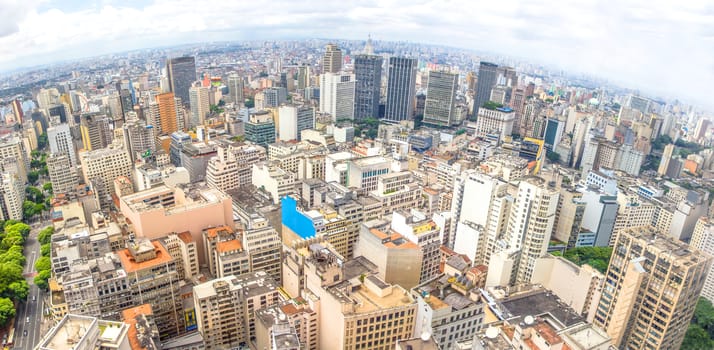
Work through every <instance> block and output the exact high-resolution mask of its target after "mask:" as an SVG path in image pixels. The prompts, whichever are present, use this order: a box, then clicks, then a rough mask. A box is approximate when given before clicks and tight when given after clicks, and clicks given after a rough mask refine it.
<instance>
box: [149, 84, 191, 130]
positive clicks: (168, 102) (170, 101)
mask: <svg viewBox="0 0 714 350" xmlns="http://www.w3.org/2000/svg"><path fill="white" fill-rule="evenodd" d="M188 88H189V87H188V86H187V87H186V95H187V96H186V98H188ZM175 96H178V95H174V93H173V92H166V93H163V94H158V95H156V104H157V106H158V114H159V115H158V117H159V118H158V125H157V124H155V123H152V125H155V126H157V127H159V132H158V133H157V135H158V134H166V135H170V134H171V133H173V132H176V131H179V121H178V115H177V109H178V106H177V105H176V98H175ZM182 101H188V99H186V100H183V99H182Z"/></svg>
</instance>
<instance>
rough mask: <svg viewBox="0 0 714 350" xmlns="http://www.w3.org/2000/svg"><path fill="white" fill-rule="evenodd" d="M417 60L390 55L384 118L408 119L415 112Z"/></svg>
mask: <svg viewBox="0 0 714 350" xmlns="http://www.w3.org/2000/svg"><path fill="white" fill-rule="evenodd" d="M416 72H417V60H416V59H415V58H404V57H390V58H389V72H388V74H389V76H388V77H387V105H386V108H385V111H384V119H386V120H389V121H394V122H399V121H402V120H407V119H410V118H411V117H412V114H413V113H414V96H415V94H416Z"/></svg>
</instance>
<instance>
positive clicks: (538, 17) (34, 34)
mask: <svg viewBox="0 0 714 350" xmlns="http://www.w3.org/2000/svg"><path fill="white" fill-rule="evenodd" d="M134 2H136V1H134ZM80 3H81V2H80ZM132 3H133V2H132V1H129V2H123V1H101V2H98V3H96V4H93V5H91V6H86V5H84V6H85V7H79V9H77V7H78V6H77V4H76V3H75V4H71V6H70V3H69V2H66V3H65V2H56V3H44V4H42V7H38V2H33V1H18V0H0V13H3V17H4V18H8V20H6V21H3V22H0V23H2V24H0V65H2V66H3V67H5V68H15V67H19V66H24V65H28V64H38V63H47V62H51V61H52V60H55V59H62V58H67V57H77V56H79V55H81V56H91V55H94V54H100V53H106V52H108V51H124V50H129V49H133V48H136V47H148V46H160V45H165V44H167V43H178V42H181V41H196V40H197V39H199V40H200V38H207V40H233V39H250V38H256V39H270V38H274V37H278V36H280V37H286V36H292V37H296V38H299V37H333V38H347V39H362V38H364V37H366V34H367V33H372V35H373V37H375V38H377V39H383V40H410V41H412V42H429V43H442V44H447V45H452V46H457V47H464V48H470V49H477V50H482V51H492V52H497V53H503V54H508V55H516V56H520V57H526V58H529V59H532V60H533V61H534V62H543V63H553V64H555V65H560V66H562V67H563V68H565V69H570V70H574V71H580V72H587V73H592V74H594V75H599V76H603V77H605V78H608V79H610V80H613V81H617V82H621V83H623V84H627V85H628V86H630V87H633V88H639V89H641V90H643V91H653V92H656V93H666V94H669V95H670V96H674V97H682V98H690V99H694V100H697V101H698V102H700V103H710V102H709V100H710V98H709V92H708V89H709V85H710V84H711V82H712V81H714V5H713V4H711V3H709V2H708V1H698V0H687V1H678V2H673V1H670V0H651V1H647V0H627V1H618V0H604V1H598V0H578V1H574V0H571V1H569V0H563V1H558V2H552V1H536V0H526V1H518V0H499V1H468V0H446V1H440V0H431V1H428V0H427V1H406V0H383V1H379V0H372V1H354V0H348V1H326V0H323V1H300V0H297V1H288V0H276V1H259V2H248V1H210V0H177V1H174V0H154V1H153V2H149V3H147V4H140V6H137V5H135V4H132ZM127 4H129V5H127ZM127 6H133V7H127ZM52 7H59V9H51V8H52ZM63 9H65V10H63ZM6 14H9V16H7V15H6ZM98 50H99V51H98ZM710 104H711V103H710Z"/></svg>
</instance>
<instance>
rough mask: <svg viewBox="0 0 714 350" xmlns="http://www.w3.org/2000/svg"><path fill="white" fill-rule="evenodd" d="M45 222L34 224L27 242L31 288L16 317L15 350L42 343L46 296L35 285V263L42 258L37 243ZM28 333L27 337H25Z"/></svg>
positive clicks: (26, 251) (31, 347)
mask: <svg viewBox="0 0 714 350" xmlns="http://www.w3.org/2000/svg"><path fill="white" fill-rule="evenodd" d="M43 224H44V222H41V223H40V224H37V223H35V224H32V225H31V227H32V230H31V231H30V236H29V237H28V238H27V240H26V242H25V256H26V257H27V262H26V264H25V270H24V275H25V279H26V280H27V284H29V286H30V290H29V293H28V297H27V300H26V301H25V302H22V303H20V304H19V305H18V310H17V315H16V317H15V345H14V349H26V350H30V349H33V348H34V347H35V345H36V344H37V343H38V342H39V341H40V339H41V337H42V333H41V328H42V321H43V309H44V308H45V307H46V306H45V305H44V300H45V294H46V293H44V292H43V291H42V290H40V289H39V288H38V287H37V286H36V285H35V283H34V280H33V279H34V277H35V274H36V272H35V261H37V259H38V258H39V257H40V243H39V242H38V241H37V234H38V232H39V231H40V229H42V228H43V227H44V226H43ZM25 332H27V335H25Z"/></svg>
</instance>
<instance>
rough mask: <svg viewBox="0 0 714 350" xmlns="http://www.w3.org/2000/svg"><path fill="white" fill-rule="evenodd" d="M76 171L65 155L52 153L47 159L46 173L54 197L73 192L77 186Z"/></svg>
mask: <svg viewBox="0 0 714 350" xmlns="http://www.w3.org/2000/svg"><path fill="white" fill-rule="evenodd" d="M76 169H77V168H76V167H74V166H72V162H71V160H70V158H69V156H68V155H67V154H66V153H52V154H50V155H49V156H48V157H47V173H48V175H49V177H50V182H51V183H52V192H53V194H54V195H55V196H56V195H58V194H60V193H62V194H72V193H73V192H74V190H75V189H76V188H77V186H78V185H79V177H78V176H77V170H76Z"/></svg>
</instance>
